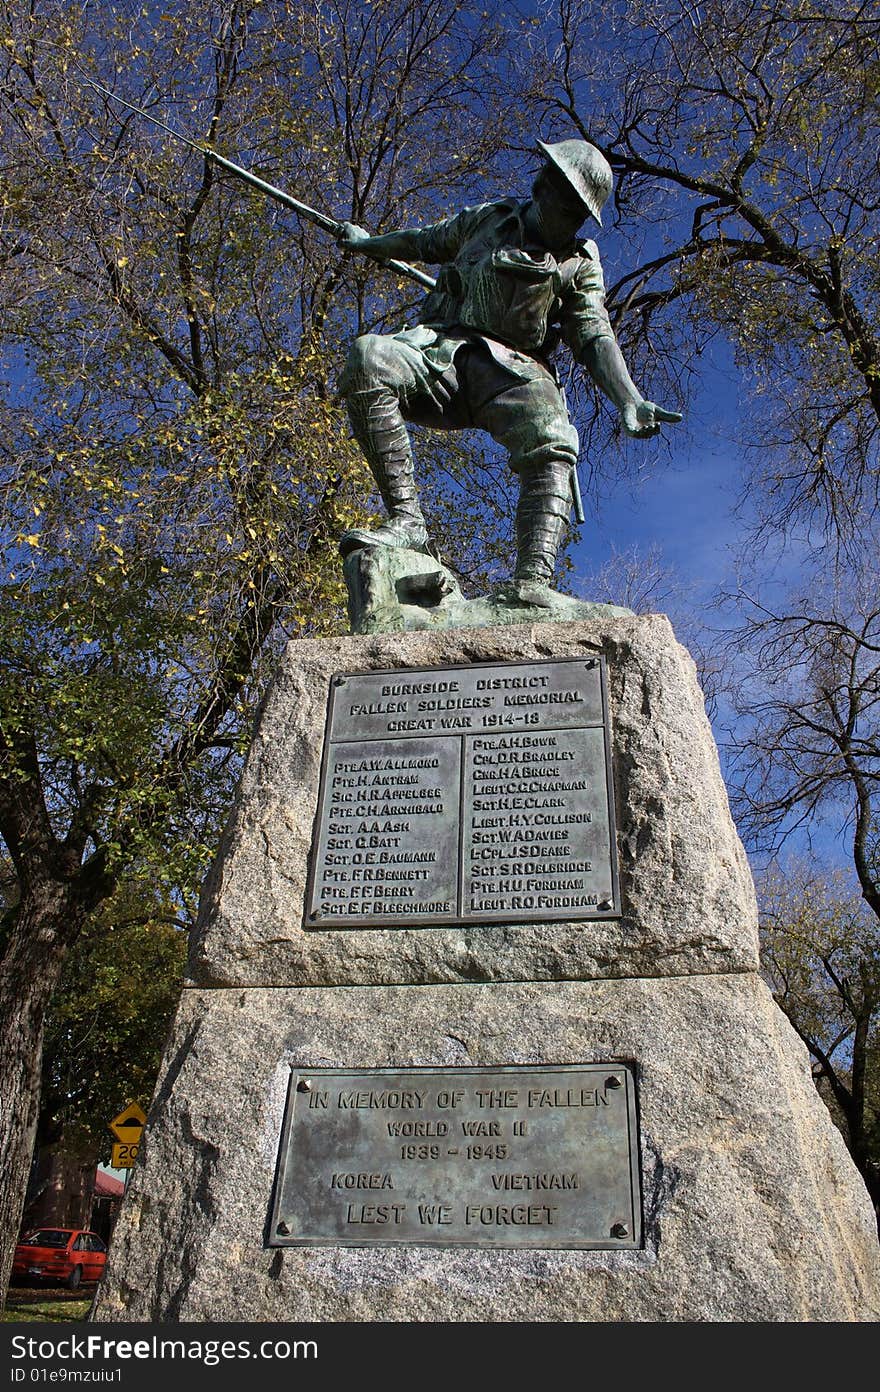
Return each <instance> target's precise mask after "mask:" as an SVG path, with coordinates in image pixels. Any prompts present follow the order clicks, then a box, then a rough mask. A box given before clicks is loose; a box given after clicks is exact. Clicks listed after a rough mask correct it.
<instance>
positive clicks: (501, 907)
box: [309, 659, 616, 927]
mask: <svg viewBox="0 0 880 1392" xmlns="http://www.w3.org/2000/svg"><path fill="white" fill-rule="evenodd" d="M612 828H613V817H612V808H611V795H610V779H609V776H608V756H607V735H606V720H605V709H604V688H603V681H602V668H601V665H600V662H599V660H597V659H592V660H586V661H557V662H545V663H530V664H516V663H500V664H493V665H491V666H490V665H487V664H483V665H475V666H472V667H466V668H443V669H432V670H427V671H420V672H396V673H387V672H380V673H368V674H363V675H357V674H349V675H341V676H339V677H336V678H334V681H333V685H332V691H331V707H330V715H329V720H328V735H327V740H326V744H325V757H324V765H323V769H322V780H321V792H320V799H319V815H318V836H317V839H316V855H315V864H314V867H313V872H312V876H311V880H310V894H309V921H310V923H311V924H312V925H313V926H315V925H317V924H320V926H333V925H339V924H340V921H341V920H344V921H345V922H346V924H347V925H351V924H352V923H353V922H356V923H357V926H358V927H362V926H363V927H369V926H374V925H377V924H382V925H387V924H388V923H390V922H397V923H401V922H403V921H406V922H410V923H415V922H418V921H426V920H427V921H430V922H437V921H439V922H449V921H453V922H454V921H473V920H475V919H476V920H481V919H485V920H490V921H492V920H496V921H497V920H504V919H510V918H514V919H516V918H522V917H528V918H538V919H554V918H556V919H559V918H589V917H594V916H598V915H603V914H611V913H613V912H614V911H615V888H616V876H615V860H614V851H615V848H614V842H613V835H612Z"/></svg>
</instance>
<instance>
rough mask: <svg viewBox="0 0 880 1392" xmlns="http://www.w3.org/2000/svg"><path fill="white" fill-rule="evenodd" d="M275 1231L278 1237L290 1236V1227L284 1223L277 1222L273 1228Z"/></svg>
mask: <svg viewBox="0 0 880 1392" xmlns="http://www.w3.org/2000/svg"><path fill="white" fill-rule="evenodd" d="M275 1231H276V1232H277V1234H278V1236H279V1237H289V1236H290V1228H289V1227H288V1226H287V1224H286V1223H279V1224H278V1227H277V1228H276V1229H275Z"/></svg>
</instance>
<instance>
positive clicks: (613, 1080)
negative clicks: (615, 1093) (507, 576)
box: [605, 1077, 621, 1088]
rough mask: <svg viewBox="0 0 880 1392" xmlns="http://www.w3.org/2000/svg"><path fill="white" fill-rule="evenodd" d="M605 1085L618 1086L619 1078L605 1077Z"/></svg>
mask: <svg viewBox="0 0 880 1392" xmlns="http://www.w3.org/2000/svg"><path fill="white" fill-rule="evenodd" d="M605 1086H606V1087H607V1088H619V1087H620V1086H621V1082H620V1079H619V1078H615V1077H611V1078H606V1079H605Z"/></svg>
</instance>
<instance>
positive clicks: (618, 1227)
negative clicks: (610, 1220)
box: [611, 1223, 629, 1237]
mask: <svg viewBox="0 0 880 1392" xmlns="http://www.w3.org/2000/svg"><path fill="white" fill-rule="evenodd" d="M611 1236H612V1237H629V1228H628V1227H627V1226H626V1223H615V1224H614V1226H613V1228H612V1229H611Z"/></svg>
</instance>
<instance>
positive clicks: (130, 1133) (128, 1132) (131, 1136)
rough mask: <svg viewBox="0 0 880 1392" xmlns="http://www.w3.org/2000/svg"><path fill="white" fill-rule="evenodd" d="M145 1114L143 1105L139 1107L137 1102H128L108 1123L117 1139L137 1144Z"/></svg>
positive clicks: (129, 1143)
mask: <svg viewBox="0 0 880 1392" xmlns="http://www.w3.org/2000/svg"><path fill="white" fill-rule="evenodd" d="M146 1119H147V1114H146V1112H145V1111H144V1109H143V1107H139V1106H138V1104H137V1102H129V1104H128V1106H127V1107H124V1108H123V1109H122V1111H121V1112H120V1113H119V1116H115V1117H114V1118H113V1120H112V1121H111V1122H110V1123H109V1126H110V1130H111V1131H112V1132H113V1135H114V1136H115V1137H116V1139H117V1140H118V1141H123V1142H124V1143H125V1144H126V1145H137V1143H138V1141H139V1140H140V1138H141V1132H142V1131H143V1129H144V1122H145V1121H146Z"/></svg>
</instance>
